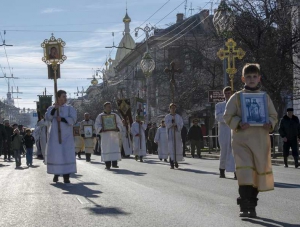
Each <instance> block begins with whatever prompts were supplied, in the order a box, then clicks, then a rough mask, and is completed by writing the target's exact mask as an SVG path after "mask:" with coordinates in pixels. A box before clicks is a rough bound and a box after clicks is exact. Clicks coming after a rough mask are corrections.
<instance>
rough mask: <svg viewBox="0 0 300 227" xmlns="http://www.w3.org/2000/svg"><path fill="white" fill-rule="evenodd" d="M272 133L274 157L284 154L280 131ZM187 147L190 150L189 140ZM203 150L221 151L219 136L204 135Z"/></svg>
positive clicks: (210, 151) (209, 151)
mask: <svg viewBox="0 0 300 227" xmlns="http://www.w3.org/2000/svg"><path fill="white" fill-rule="evenodd" d="M269 135H270V141H271V152H272V158H276V157H278V156H282V146H283V142H282V139H281V137H280V135H279V134H278V133H272V134H269ZM186 145H187V148H188V150H189V151H190V150H191V148H190V144H189V143H188V142H187V144H186ZM201 151H202V152H208V153H210V154H211V153H212V152H219V151H220V146H219V142H218V136H215V135H207V136H203V146H202V149H201Z"/></svg>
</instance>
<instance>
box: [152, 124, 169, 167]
mask: <svg viewBox="0 0 300 227" xmlns="http://www.w3.org/2000/svg"><path fill="white" fill-rule="evenodd" d="M154 142H155V143H157V145H158V148H157V152H158V158H159V159H160V160H163V159H164V161H165V162H168V160H167V159H168V155H169V149H168V138H167V128H166V124H165V121H164V120H162V121H161V126H160V127H159V128H158V129H157V132H156V134H155V137H154Z"/></svg>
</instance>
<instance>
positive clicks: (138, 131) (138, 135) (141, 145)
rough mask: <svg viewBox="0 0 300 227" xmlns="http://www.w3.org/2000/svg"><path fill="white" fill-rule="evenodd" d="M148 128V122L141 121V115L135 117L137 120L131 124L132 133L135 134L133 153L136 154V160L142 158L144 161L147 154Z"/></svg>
mask: <svg viewBox="0 0 300 227" xmlns="http://www.w3.org/2000/svg"><path fill="white" fill-rule="evenodd" d="M146 129H147V124H144V123H143V122H141V121H140V117H139V116H136V117H135V122H133V123H132V126H131V134H132V136H133V154H134V155H135V160H136V161H137V160H138V158H140V162H143V157H145V156H146V155H147V154H146V137H145V130H146Z"/></svg>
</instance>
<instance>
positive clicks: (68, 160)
mask: <svg viewBox="0 0 300 227" xmlns="http://www.w3.org/2000/svg"><path fill="white" fill-rule="evenodd" d="M53 108H54V106H50V107H49V108H48V109H47V112H46V120H47V121H49V122H50V128H49V140H48V143H47V149H46V150H47V154H46V155H47V172H48V173H50V174H55V175H62V174H70V173H76V159H75V145H74V137H73V125H74V124H75V122H76V120H77V113H76V110H75V109H74V108H73V107H72V106H69V105H66V104H65V105H62V106H61V107H59V116H60V117H61V118H64V119H65V120H66V121H67V123H65V122H60V128H61V140H62V142H61V144H59V141H58V122H57V120H56V117H57V111H55V113H54V115H51V111H52V109H53Z"/></svg>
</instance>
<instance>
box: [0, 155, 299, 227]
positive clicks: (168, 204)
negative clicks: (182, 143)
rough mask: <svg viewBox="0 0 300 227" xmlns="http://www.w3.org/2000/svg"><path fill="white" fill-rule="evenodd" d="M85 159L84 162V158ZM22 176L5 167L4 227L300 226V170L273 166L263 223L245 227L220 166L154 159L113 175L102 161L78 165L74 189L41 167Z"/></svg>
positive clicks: (0, 166)
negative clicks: (175, 165) (175, 163)
mask: <svg viewBox="0 0 300 227" xmlns="http://www.w3.org/2000/svg"><path fill="white" fill-rule="evenodd" d="M82 157H84V156H82ZM22 162H23V166H22V169H15V164H14V162H4V161H3V156H2V157H1V159H0V193H1V196H0V217H1V218H0V226H1V227H4V226H24V227H25V226H30V227H32V226H37V227H48V226H49V227H50V226H51V227H56V226H103V227H104V226H110V227H114V226H122V227H127V226H130V227H133V226H138V227H144V226H151V227H160V226H164V227H165V226H172V227H174V226H180V227H184V226H189V227H193V226H197V227H198V226H199V227H202V226H230V227H232V226H239V227H240V226H271V227H273V226H284V227H288V226H299V227H300V169H295V168H284V167H283V166H282V165H279V166H274V175H275V181H276V185H275V186H276V188H275V190H274V191H272V192H265V193H261V194H259V201H258V203H259V205H258V207H257V213H258V215H259V218H258V219H247V218H245V219H241V218H239V217H238V212H239V207H238V206H237V205H236V197H238V193H237V181H235V180H233V179H232V178H233V174H231V173H228V174H227V177H228V178H227V179H220V178H219V177H218V161H217V160H210V159H192V158H186V160H185V161H184V163H183V164H181V165H180V169H178V170H171V169H170V168H169V165H168V163H164V162H161V161H160V160H159V159H157V156H155V155H149V156H147V158H146V159H145V162H144V163H140V162H136V161H135V160H134V159H133V158H131V159H125V160H122V161H121V162H119V166H120V169H112V170H110V171H107V170H105V169H104V167H105V166H104V164H103V163H101V162H100V157H99V156H92V162H91V163H87V162H86V161H85V160H83V159H82V160H77V171H78V173H77V174H74V175H72V177H71V182H72V184H71V185H65V184H63V183H62V177H61V178H60V182H59V183H56V184H55V183H52V178H53V176H52V175H49V174H47V173H46V166H45V165H44V164H43V163H42V161H41V160H37V159H34V167H30V168H27V166H25V165H24V163H25V158H23V159H22Z"/></svg>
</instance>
